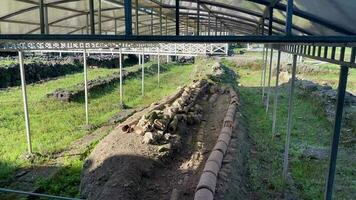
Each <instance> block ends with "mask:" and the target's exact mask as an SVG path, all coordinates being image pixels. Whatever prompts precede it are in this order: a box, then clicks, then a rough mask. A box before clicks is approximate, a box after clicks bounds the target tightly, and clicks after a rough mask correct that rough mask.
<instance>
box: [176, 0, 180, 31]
mask: <svg viewBox="0 0 356 200" xmlns="http://www.w3.org/2000/svg"><path fill="white" fill-rule="evenodd" d="M176 35H179V0H176Z"/></svg>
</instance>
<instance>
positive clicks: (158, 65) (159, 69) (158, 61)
mask: <svg viewBox="0 0 356 200" xmlns="http://www.w3.org/2000/svg"><path fill="white" fill-rule="evenodd" d="M159 59H160V56H159V53H158V56H157V68H158V69H157V70H158V73H157V82H158V87H159V83H160V80H159V78H160V77H159V76H160V73H161V72H160V71H161V66H160V60H159Z"/></svg>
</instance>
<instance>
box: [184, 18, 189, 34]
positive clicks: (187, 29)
mask: <svg viewBox="0 0 356 200" xmlns="http://www.w3.org/2000/svg"><path fill="white" fill-rule="evenodd" d="M185 31H186V32H185V35H188V34H189V15H187V21H186V29H185Z"/></svg>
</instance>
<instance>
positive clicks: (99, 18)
mask: <svg viewBox="0 0 356 200" xmlns="http://www.w3.org/2000/svg"><path fill="white" fill-rule="evenodd" d="M101 23H102V21H101V0H98V29H99V35H101Z"/></svg>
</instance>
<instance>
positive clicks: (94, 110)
mask: <svg viewBox="0 0 356 200" xmlns="http://www.w3.org/2000/svg"><path fill="white" fill-rule="evenodd" d="M168 68H169V70H168V71H166V72H165V73H162V74H161V87H157V76H152V75H151V76H149V75H147V76H146V77H145V96H141V79H140V76H139V77H138V78H133V79H129V80H126V81H125V82H124V103H125V104H126V105H128V106H130V107H139V106H146V105H149V104H151V103H153V102H154V101H157V100H159V99H161V98H162V97H164V96H167V95H169V94H172V93H173V92H174V91H176V88H177V87H178V86H180V85H183V84H187V83H188V82H189V81H191V80H192V79H193V78H194V73H192V71H193V70H195V68H196V67H195V66H194V65H184V66H179V65H176V64H168ZM114 71H117V69H91V70H89V72H88V77H89V79H94V78H95V77H98V76H105V75H109V74H112V73H113V72H114ZM82 81H83V74H82V73H78V74H73V75H68V76H65V77H61V78H60V79H57V80H52V81H48V82H45V83H43V84H33V85H28V87H27V90H28V104H29V114H30V124H31V138H32V145H33V151H34V152H36V153H39V154H42V155H48V154H51V153H54V152H58V151H61V150H63V149H65V148H66V147H68V146H69V145H70V144H71V142H73V141H74V140H76V139H78V138H80V137H82V136H84V135H85V134H88V132H87V131H85V130H83V129H82V128H81V127H82V125H83V124H84V122H85V111H84V104H83V101H79V102H71V103H65V102H59V101H56V100H53V99H48V98H46V94H47V93H50V92H53V91H54V90H55V89H57V88H66V87H70V86H72V85H74V84H78V83H81V82H82ZM0 104H1V106H0V107H1V110H0V124H1V125H0V137H1V140H0V146H1V148H0V180H3V181H4V180H7V179H8V178H11V175H12V173H13V172H14V170H16V169H19V168H22V167H28V166H30V165H31V163H30V162H28V161H26V160H25V159H23V158H22V155H24V154H25V153H26V136H25V125H24V115H23V104H22V97H21V89H20V88H19V87H15V88H10V89H9V90H6V91H1V92H0ZM118 112H120V108H119V88H118V84H115V85H112V86H109V87H107V88H105V89H103V90H100V91H95V92H93V93H91V94H90V97H89V121H90V123H91V124H93V125H95V126H99V125H100V124H103V123H104V122H107V120H108V119H109V118H110V117H112V116H114V115H115V114H117V113H118Z"/></svg>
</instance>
